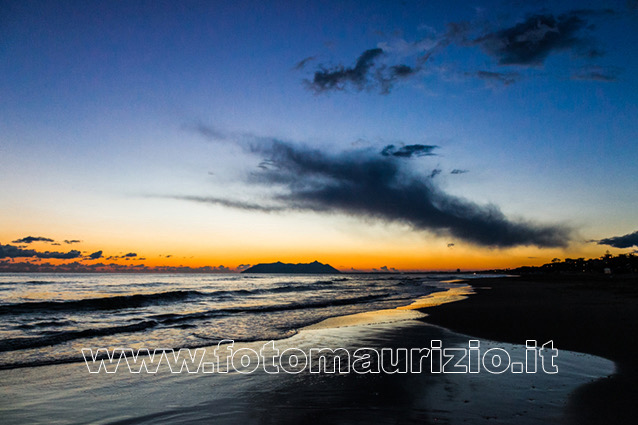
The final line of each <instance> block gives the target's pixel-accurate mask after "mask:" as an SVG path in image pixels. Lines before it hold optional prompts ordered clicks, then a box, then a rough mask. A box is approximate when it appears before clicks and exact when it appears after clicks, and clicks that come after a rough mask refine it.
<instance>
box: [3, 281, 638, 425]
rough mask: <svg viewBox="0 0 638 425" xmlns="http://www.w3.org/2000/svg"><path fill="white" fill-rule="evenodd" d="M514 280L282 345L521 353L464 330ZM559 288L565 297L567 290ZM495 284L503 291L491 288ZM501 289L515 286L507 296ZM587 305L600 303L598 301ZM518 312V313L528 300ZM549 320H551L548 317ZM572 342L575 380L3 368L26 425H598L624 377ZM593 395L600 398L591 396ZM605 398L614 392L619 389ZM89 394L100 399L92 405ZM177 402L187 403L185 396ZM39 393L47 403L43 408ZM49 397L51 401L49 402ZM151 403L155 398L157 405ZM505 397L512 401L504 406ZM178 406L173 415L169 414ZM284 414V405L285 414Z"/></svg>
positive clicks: (368, 316)
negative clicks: (185, 424) (76, 424)
mask: <svg viewBox="0 0 638 425" xmlns="http://www.w3.org/2000/svg"><path fill="white" fill-rule="evenodd" d="M488 282H489V285H488V284H487V283H488ZM514 282H516V283H517V284H518V286H516V287H514V288H515V289H518V290H521V289H524V288H525V286H526V285H521V284H520V283H521V282H522V281H521V280H513V279H512V278H496V279H495V278H485V279H476V280H474V279H469V280H467V281H465V282H463V284H462V285H458V286H456V287H455V288H451V289H448V290H446V291H438V292H434V293H432V294H429V295H427V296H424V297H420V298H417V299H416V300H414V301H413V302H412V304H410V305H408V306H403V307H398V308H396V309H391V310H377V311H374V312H367V313H358V314H354V315H346V316H338V317H333V318H330V319H325V320H324V321H323V322H319V323H317V324H315V325H311V326H310V327H305V328H301V329H299V332H298V333H297V334H296V335H294V336H291V337H288V338H284V339H282V340H278V343H277V346H278V347H279V346H281V347H282V348H285V347H302V348H304V347H305V348H312V347H322V346H327V347H330V346H333V347H338V346H345V347H351V348H358V347H375V346H376V347H388V348H399V347H406V346H407V347H417V348H418V347H427V346H428V345H429V342H430V341H431V340H433V339H442V340H443V341H444V347H447V346H448V344H449V346H452V347H453V346H464V345H465V344H467V340H468V339H470V338H472V339H473V338H476V339H480V340H481V344H482V347H483V348H489V347H499V346H503V347H505V348H506V349H508V350H509V351H510V352H518V353H519V354H518V355H521V353H522V352H521V351H520V350H524V347H522V345H524V344H525V339H526V338H527V339H529V338H531V336H527V335H526V334H525V333H523V332H522V331H520V330H519V331H518V333H514V334H511V335H510V337H511V341H506V340H505V339H506V338H505V337H506V336H507V335H506V334H507V330H508V328H507V327H504V328H503V330H501V331H499V329H489V328H487V330H490V331H491V333H492V335H491V336H487V335H486V333H485V332H481V331H480V329H478V328H480V326H479V327H478V328H476V327H475V329H474V330H472V331H468V330H467V329H463V324H464V322H465V325H467V324H468V323H470V324H472V325H476V323H479V325H480V322H481V320H483V319H485V317H483V316H486V315H485V314H482V315H481V316H479V319H480V318H481V317H482V319H481V320H478V321H477V320H476V316H475V313H474V312H472V311H473V310H475V309H476V308H478V307H481V305H482V307H481V308H485V307H486V306H488V307H489V306H490V305H491V310H490V311H493V312H495V314H496V313H497V312H499V311H500V312H501V313H502V311H501V307H503V305H507V303H504V302H503V301H508V300H509V301H510V302H511V301H512V300H513V299H515V298H513V297H512V294H510V293H508V292H507V288H508V287H509V286H508V285H512V284H513V283H514ZM527 285H536V286H535V289H533V290H529V289H528V290H526V291H525V292H526V293H527V294H528V298H529V300H528V302H529V303H532V304H533V301H534V300H538V299H540V300H541V301H542V299H543V297H540V295H544V294H545V291H541V289H542V288H544V284H543V283H542V282H527ZM551 285H552V288H554V289H556V286H555V285H556V284H555V283H552V284H551ZM488 286H489V288H491V289H486V287H488ZM498 288H505V289H504V290H501V291H500V292H499V289H498ZM562 289H563V290H565V288H562ZM539 291H540V292H539ZM585 298H586V299H589V300H591V296H588V297H585ZM455 301H463V302H455ZM576 301H578V300H576ZM580 301H583V300H582V299H581V300H580ZM556 303H559V304H560V297H557V299H556V300H555V304H556ZM518 304H520V303H518ZM550 304H551V303H550ZM514 305H515V307H516V303H514ZM446 311H447V312H448V313H447V314H448V315H449V312H450V311H456V313H454V315H455V317H456V319H457V323H452V322H450V320H449V318H448V323H442V322H443V321H444V320H445V318H444V316H445V312H446ZM517 311H518V313H512V315H510V316H504V317H508V318H509V321H510V322H511V321H513V320H514V319H518V320H519V321H523V319H524V318H525V314H524V311H525V310H524V309H522V310H521V309H520V308H517ZM517 314H518V316H517ZM468 318H473V319H472V320H467V319H468ZM501 318H502V317H501ZM335 321H336V322H335ZM539 323H541V324H542V321H541V322H539ZM501 324H502V323H501ZM483 326H484V324H483ZM465 327H466V328H467V326H465ZM485 330H486V328H485V327H484V328H483V331H485ZM499 332H501V333H500V335H499ZM470 335H471V336H470ZM536 335H538V337H537V338H538V339H539V340H540V341H541V342H544V340H543V339H542V337H543V335H544V334H542V333H538V334H534V335H533V336H534V337H536ZM521 338H523V339H521ZM550 339H551V338H550ZM499 341H500V342H499ZM261 342H263V341H258V342H246V343H239V344H238V347H253V348H255V349H256V348H258V347H261ZM501 342H502V344H501ZM561 344H562V345H561ZM561 344H558V343H557V344H556V345H555V347H556V348H558V349H559V350H566V351H563V353H562V354H563V355H562V356H560V357H559V360H560V361H561V362H562V363H561V365H562V366H561V367H564V368H563V369H561V370H563V371H564V372H563V373H562V374H559V375H546V374H542V373H541V374H538V375H533V374H532V375H524V376H523V375H510V374H505V375H490V374H486V373H481V374H479V375H468V374H461V375H457V374H451V375H433V374H431V373H423V374H421V373H417V374H406V375H402V374H385V373H381V374H376V375H375V374H372V375H370V374H368V375H357V374H346V375H339V374H336V375H331V374H327V375H313V374H301V375H285V374H283V375H282V374H278V375H276V376H272V375H268V374H265V373H256V374H253V375H250V376H247V375H241V374H238V373H233V374H213V375H212V376H211V375H207V376H204V375H202V374H194V375H189V374H177V375H172V374H171V373H170V372H168V371H166V373H158V374H156V375H144V374H143V375H133V374H130V373H117V374H115V375H111V376H106V375H105V374H104V373H101V374H99V375H92V376H89V374H88V373H87V371H86V367H85V365H84V364H81V363H69V364H62V365H50V366H48V367H47V366H45V367H43V368H39V367H38V368H37V369H36V368H25V369H22V371H20V370H18V369H12V370H5V371H0V383H4V384H6V387H5V388H13V389H14V392H15V390H17V394H20V396H15V395H12V396H11V397H10V399H11V400H13V401H12V402H11V403H9V404H7V405H6V409H8V410H5V408H0V410H5V413H7V414H8V418H9V419H11V418H12V420H13V422H15V423H20V422H24V421H23V420H22V419H27V418H31V419H34V422H42V421H43V418H45V417H47V418H48V417H49V416H48V415H49V411H50V409H53V411H52V412H51V413H50V414H52V415H53V417H58V418H60V419H62V418H67V416H66V415H71V417H75V418H79V417H83V416H78V415H84V414H86V415H87V417H92V418H93V419H94V420H95V421H96V422H101V423H118V420H121V421H122V423H128V424H133V423H146V421H147V420H148V419H149V418H155V419H157V420H158V421H159V422H162V420H164V421H169V422H170V421H171V418H182V419H185V418H188V419H189V421H190V422H193V423H200V422H201V423H207V422H209V421H210V420H212V419H214V420H216V421H219V422H220V423H235V420H234V419H237V417H240V418H242V419H246V422H247V423H261V422H260V421H261V419H264V418H267V417H268V418H271V419H272V417H273V416H272V415H275V417H278V419H279V420H280V423H298V422H299V421H302V422H306V423H325V422H326V421H328V422H333V423H340V421H344V420H345V421H346V422H347V421H348V420H351V421H353V422H352V423H363V422H361V421H362V420H364V419H365V420H366V421H367V422H369V423H379V422H384V423H385V422H387V421H390V420H395V421H396V419H397V418H403V419H404V420H406V421H417V422H420V423H437V422H438V421H439V420H443V421H451V422H450V423H460V422H463V421H470V422H471V423H494V422H495V423H512V422H513V421H515V422H516V423H525V424H536V423H556V424H564V423H578V424H581V423H594V422H596V421H597V419H596V420H594V419H591V421H590V422H588V421H584V420H582V418H588V416H587V415H585V412H586V409H587V408H589V409H590V410H591V409H593V410H594V411H595V412H597V411H598V410H597V409H598V407H597V405H596V404H592V403H591V402H590V401H588V399H587V396H588V394H590V393H591V390H589V388H590V387H592V386H593V387H594V388H595V389H597V388H598V387H597V385H599V383H600V382H608V380H606V379H604V378H603V379H599V378H600V377H601V376H605V375H607V374H609V373H612V371H613V365H612V363H611V362H609V361H607V360H603V359H597V358H595V357H589V356H584V355H582V354H579V353H578V352H574V351H578V350H575V349H574V348H573V347H568V346H566V345H565V344H563V343H562V342H561ZM208 347H215V346H213V345H210V346H208ZM580 352H583V351H582V350H581V351H580ZM592 354H594V353H592ZM594 355H596V356H599V354H594ZM616 364H618V363H617V362H616ZM78 366H79V367H78ZM614 376H616V375H614ZM41 379H44V380H45V381H46V382H48V383H49V384H50V385H52V386H53V387H52V388H57V390H53V389H47V388H43V387H42V386H41V385H39V384H38V383H37V382H40V380H41ZM594 380H595V381H594ZM592 381H593V383H590V384H587V382H592ZM613 382H616V381H613ZM634 382H635V381H634ZM3 386H4V385H3ZM505 388H506V389H507V390H504V389H505ZM583 389H585V390H588V391H584V393H583ZM604 390H605V391H607V392H609V389H608V388H607V387H606V388H605V389H604ZM121 391H124V393H122V394H124V395H122V394H121ZM211 391H212V392H211ZM504 391H505V392H504ZM601 391H602V390H599V391H598V393H600V392H601ZM616 393H617V389H614V390H613V391H611V394H612V395H614V394H616ZM85 394H100V396H99V397H95V396H92V397H90V398H88V399H87V397H86V396H85ZM127 394H128V396H127ZM176 394H177V395H179V396H178V397H177V398H173V395H176ZM8 395H9V394H8V393H7V396H8ZM36 396H37V397H36ZM34 397H36V399H38V401H34V400H36V399H34ZM40 397H42V401H39V398H40ZM149 397H150V398H149ZM151 399H152V400H153V401H152V402H150V403H149V402H148V400H151ZM627 399H631V397H630V396H629V397H627ZM505 400H509V402H508V403H504V401H505ZM632 401H633V400H632ZM86 403H88V404H86ZM2 404H3V403H0V407H2ZM85 404H86V405H85ZM169 404H170V406H172V407H170V408H168V406H167V405H169ZM10 406H11V407H10ZM103 406H109V409H110V410H109V411H106V410H103V408H104V407H103ZM273 407H277V409H275V411H273V410H272V409H273ZM583 409H584V410H583ZM53 412H57V413H53ZM82 412H84V413H82ZM595 412H594V413H595ZM621 412H627V410H621ZM229 414H231V416H228V415H229ZM588 414H590V413H588ZM233 415H238V416H237V417H235V416H233ZM610 417H611V418H613V417H614V416H609V414H608V413H607V416H606V418H610ZM260 418H261V419H260ZM393 418H394V419H393ZM67 419H68V418H67ZM12 420H9V423H12ZM348 423H349V422H348ZM598 423H600V422H598ZM616 423H623V422H622V421H616Z"/></svg>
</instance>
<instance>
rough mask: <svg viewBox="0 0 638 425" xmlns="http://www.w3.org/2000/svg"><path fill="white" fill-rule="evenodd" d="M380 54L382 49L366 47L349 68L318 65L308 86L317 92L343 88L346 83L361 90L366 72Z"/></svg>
mask: <svg viewBox="0 0 638 425" xmlns="http://www.w3.org/2000/svg"><path fill="white" fill-rule="evenodd" d="M382 54H383V50H382V49H379V48H376V49H368V50H366V51H365V52H363V53H362V54H361V56H359V58H358V59H357V62H356V63H355V65H354V66H353V67H351V68H344V67H343V65H339V66H336V67H333V68H324V67H322V66H320V69H319V70H318V71H317V72H315V75H314V78H313V79H312V82H310V87H311V88H312V89H313V90H314V91H315V92H317V93H321V92H324V91H329V90H344V89H345V88H346V86H347V85H348V84H350V85H351V86H353V87H354V88H355V89H356V90H363V89H364V88H365V86H366V83H367V82H368V73H369V72H370V68H372V66H373V65H374V60H375V59H376V58H377V57H378V56H380V55H382Z"/></svg>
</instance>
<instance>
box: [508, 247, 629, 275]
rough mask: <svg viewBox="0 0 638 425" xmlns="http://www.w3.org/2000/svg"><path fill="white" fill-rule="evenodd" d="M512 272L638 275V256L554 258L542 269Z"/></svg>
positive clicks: (521, 268)
mask: <svg viewBox="0 0 638 425" xmlns="http://www.w3.org/2000/svg"><path fill="white" fill-rule="evenodd" d="M512 271H515V272H518V273H539V272H540V273H613V274H624V273H638V256H637V255H634V254H633V253H632V254H618V255H616V256H613V255H611V254H610V253H609V251H608V252H607V253H606V254H605V255H603V256H602V257H600V258H590V259H589V260H585V259H584V258H575V259H574V258H565V259H564V260H561V259H560V258H554V259H553V260H552V262H551V263H548V264H543V265H542V266H540V267H529V266H526V267H519V268H517V269H514V270H512Z"/></svg>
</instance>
